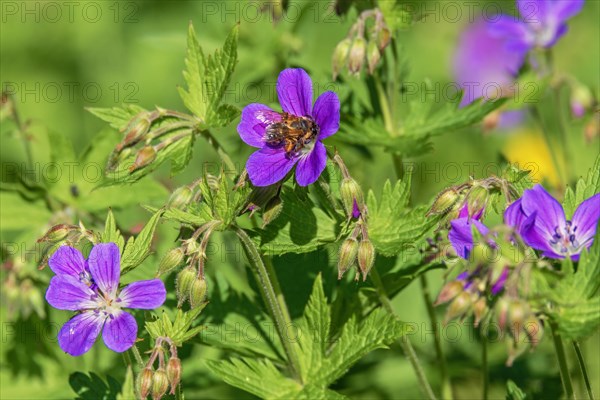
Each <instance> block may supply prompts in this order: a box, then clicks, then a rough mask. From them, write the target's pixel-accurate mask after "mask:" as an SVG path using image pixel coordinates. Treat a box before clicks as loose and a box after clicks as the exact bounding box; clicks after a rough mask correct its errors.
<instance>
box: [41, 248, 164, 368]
mask: <svg viewBox="0 0 600 400" xmlns="http://www.w3.org/2000/svg"><path fill="white" fill-rule="evenodd" d="M48 265H49V266H50V269H52V271H54V273H55V274H56V275H55V276H54V277H53V278H52V279H51V280H50V286H49V287H48V291H47V292H46V300H47V301H48V303H49V304H50V305H51V306H52V307H54V308H57V309H59V310H69V311H78V312H79V313H78V314H77V315H75V316H74V317H73V318H71V319H70V320H69V321H67V322H66V323H65V324H64V325H63V327H62V328H61V330H60V332H59V333H58V344H59V346H60V348H61V349H62V350H63V351H65V352H66V353H68V354H70V355H72V356H79V355H82V354H84V353H86V352H87V351H88V350H89V349H90V348H91V347H92V345H93V344H94V342H95V341H96V339H97V338H98V335H99V334H100V331H102V338H103V339H104V343H105V344H106V347H108V348H109V349H111V350H113V351H116V352H123V351H125V350H127V349H129V348H130V347H131V346H133V344H134V343H135V341H136V338H137V323H136V322H135V318H134V317H133V316H132V315H131V314H129V313H128V312H126V311H124V310H123V309H124V308H140V309H146V310H150V309H154V308H157V307H160V306H161V305H162V304H163V303H164V301H165V299H166V294H167V292H166V290H165V285H164V284H163V282H162V281H161V280H160V279H151V280H145V281H138V282H133V283H131V284H129V285H127V286H125V287H124V288H123V289H122V290H119V278H120V275H121V254H120V251H119V247H118V246H117V245H116V244H115V243H100V244H97V245H95V246H94V247H93V248H92V251H91V252H90V255H89V258H88V260H85V259H84V258H83V255H82V254H81V252H79V250H77V249H75V248H73V247H69V246H62V247H59V248H58V250H56V252H55V253H54V254H53V255H52V257H50V259H49V260H48Z"/></svg>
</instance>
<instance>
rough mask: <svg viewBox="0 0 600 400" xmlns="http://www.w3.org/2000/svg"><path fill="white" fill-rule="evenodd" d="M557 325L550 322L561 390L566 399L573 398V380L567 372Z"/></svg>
mask: <svg viewBox="0 0 600 400" xmlns="http://www.w3.org/2000/svg"><path fill="white" fill-rule="evenodd" d="M557 330H558V326H557V325H556V323H555V322H550V331H551V332H552V340H553V342H554V351H555V352H556V358H557V359H558V368H559V371H560V380H561V382H562V385H563V390H564V392H565V396H566V398H567V399H575V392H574V390H573V382H572V381H571V375H570V374H569V365H568V364H567V354H566V352H565V346H564V344H563V341H562V338H561V337H560V334H559V333H558V332H557Z"/></svg>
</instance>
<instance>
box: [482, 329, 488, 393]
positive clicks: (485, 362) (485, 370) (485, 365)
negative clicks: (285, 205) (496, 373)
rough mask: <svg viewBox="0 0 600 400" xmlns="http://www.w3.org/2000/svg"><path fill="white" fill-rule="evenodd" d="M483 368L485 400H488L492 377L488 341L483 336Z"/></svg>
mask: <svg viewBox="0 0 600 400" xmlns="http://www.w3.org/2000/svg"><path fill="white" fill-rule="evenodd" d="M481 364H482V366H481V368H482V370H483V371H482V373H483V400H487V399H488V391H489V386H490V382H489V380H490V376H489V371H488V351H487V340H486V338H485V336H481Z"/></svg>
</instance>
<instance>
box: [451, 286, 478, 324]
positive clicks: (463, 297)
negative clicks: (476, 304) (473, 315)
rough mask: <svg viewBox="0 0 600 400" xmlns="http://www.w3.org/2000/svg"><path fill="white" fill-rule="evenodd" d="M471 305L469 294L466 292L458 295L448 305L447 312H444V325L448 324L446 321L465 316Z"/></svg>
mask: <svg viewBox="0 0 600 400" xmlns="http://www.w3.org/2000/svg"><path fill="white" fill-rule="evenodd" d="M472 304H473V302H472V299H471V294H469V293H467V292H462V293H460V294H459V295H458V296H457V297H456V298H455V299H454V300H453V301H452V303H450V306H449V307H448V311H447V312H446V318H445V322H444V323H448V321H450V320H452V319H454V318H456V317H460V316H462V315H463V314H465V313H466V312H467V311H468V310H469V309H470V308H471V306H472Z"/></svg>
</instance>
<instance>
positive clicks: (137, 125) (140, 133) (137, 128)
mask: <svg viewBox="0 0 600 400" xmlns="http://www.w3.org/2000/svg"><path fill="white" fill-rule="evenodd" d="M149 128H150V120H149V119H148V118H145V117H142V118H138V119H137V120H136V121H135V122H133V123H132V124H131V128H130V129H129V130H128V131H127V134H126V136H125V139H124V140H123V142H122V143H121V144H120V147H127V146H131V145H133V144H136V143H137V142H139V141H140V140H141V139H142V138H143V137H144V136H145V135H146V133H148V129H149Z"/></svg>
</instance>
